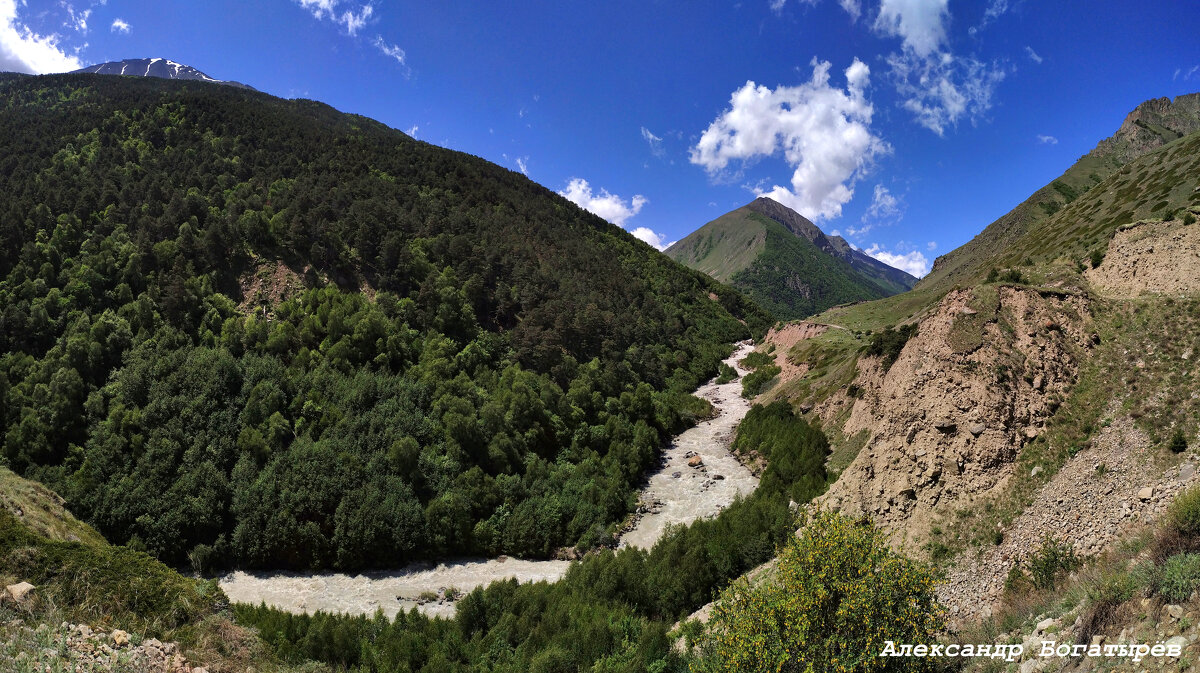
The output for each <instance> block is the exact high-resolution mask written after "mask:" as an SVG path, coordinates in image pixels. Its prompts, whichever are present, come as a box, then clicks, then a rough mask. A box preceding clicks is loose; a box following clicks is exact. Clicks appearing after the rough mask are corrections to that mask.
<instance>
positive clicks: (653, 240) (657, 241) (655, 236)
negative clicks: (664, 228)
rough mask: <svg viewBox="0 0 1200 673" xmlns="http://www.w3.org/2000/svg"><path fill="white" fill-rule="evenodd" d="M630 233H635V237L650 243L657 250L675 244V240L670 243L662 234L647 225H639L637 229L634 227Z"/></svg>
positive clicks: (660, 250)
mask: <svg viewBox="0 0 1200 673" xmlns="http://www.w3.org/2000/svg"><path fill="white" fill-rule="evenodd" d="M629 233H631V234H633V236H634V238H636V239H638V240H639V241H642V242H643V243H645V244H646V245H649V246H650V247H652V248H654V249H655V250H658V251H659V252H662V251H663V250H666V249H667V248H669V247H671V246H672V245H675V241H671V242H669V243H668V242H666V241H665V240H663V235H662V234H659V233H656V232H654V231H652V230H650V229H649V228H647V227H637V228H636V229H633V230H632V231H630V232H629Z"/></svg>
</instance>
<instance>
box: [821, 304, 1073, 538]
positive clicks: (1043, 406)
mask: <svg viewBox="0 0 1200 673" xmlns="http://www.w3.org/2000/svg"><path fill="white" fill-rule="evenodd" d="M1087 320H1088V318H1087V301H1086V299H1085V298H1083V297H1082V296H1080V295H1072V294H1063V293H1051V292H1046V291H1038V290H1034V289H1030V288H1026V287H1021V286H1007V285H1000V286H996V285H988V286H981V287H979V288H975V289H973V290H956V291H953V292H950V293H949V294H947V295H946V297H945V298H944V299H943V300H942V301H941V303H940V304H939V306H938V307H937V309H936V310H935V311H933V312H932V313H931V314H930V315H929V316H928V317H926V318H925V319H923V320H922V321H921V323H920V326H919V329H918V332H917V334H916V336H914V337H913V338H912V339H911V340H910V341H909V342H908V343H907V344H906V345H905V346H904V348H903V350H902V351H901V353H900V356H899V358H897V360H896V361H895V363H893V365H892V366H891V368H890V369H888V370H887V371H884V369H883V366H882V364H881V362H880V361H879V359H878V358H871V357H866V358H862V359H860V360H859V363H858V377H857V379H856V380H855V384H856V385H857V386H858V389H859V391H860V392H859V395H858V397H857V399H855V400H853V405H854V406H853V408H852V410H851V413H850V416H849V419H848V420H847V421H846V424H845V426H844V428H843V431H844V433H845V434H846V435H854V434H855V433H859V432H861V431H864V430H865V431H867V432H868V433H869V439H868V441H867V443H866V446H865V447H864V448H863V449H862V450H861V451H860V452H859V453H858V455H857V456H856V457H855V459H854V460H853V462H852V463H851V464H850V466H849V467H848V468H847V469H846V470H845V471H844V472H843V473H842V475H841V477H840V478H839V479H838V481H837V482H836V483H835V484H834V485H833V486H832V487H831V488H830V489H829V492H828V493H826V494H825V495H824V496H823V498H822V499H823V501H824V502H825V503H826V504H828V505H831V506H834V507H837V508H839V509H841V510H842V511H844V512H846V513H847V514H851V515H862V514H867V515H870V516H871V517H872V518H873V519H874V520H875V521H876V523H877V524H879V525H880V526H881V527H883V528H884V529H885V530H887V531H889V532H890V533H891V537H892V543H893V544H895V545H897V546H899V547H900V548H902V549H904V550H905V551H906V552H908V553H917V552H919V548H920V544H921V543H922V542H923V541H924V539H925V537H926V536H927V533H928V531H929V529H930V527H931V525H932V523H933V521H934V519H935V518H936V517H937V515H938V514H939V513H944V512H948V511H953V510H954V509H957V508H961V507H964V506H966V505H968V504H969V503H971V502H972V501H974V500H975V499H976V498H978V497H980V496H986V495H988V494H992V493H995V492H998V491H999V490H1000V489H1002V488H1003V487H1004V486H1005V484H1006V482H1007V480H1008V479H1009V478H1010V476H1011V475H1012V472H1013V462H1014V460H1015V459H1016V457H1017V453H1018V451H1019V450H1020V448H1021V447H1022V446H1023V445H1024V444H1026V443H1028V442H1029V441H1031V440H1032V439H1034V438H1036V437H1037V436H1038V435H1039V434H1040V433H1041V431H1042V426H1043V424H1044V422H1045V421H1046V420H1047V419H1048V418H1049V417H1050V416H1051V415H1052V414H1053V413H1054V411H1055V410H1056V409H1057V407H1058V404H1059V403H1060V401H1061V400H1062V399H1063V398H1064V397H1065V396H1066V394H1067V391H1068V390H1069V389H1070V387H1071V386H1072V385H1073V383H1074V382H1075V379H1076V375H1077V370H1078V365H1077V357H1078V355H1077V354H1078V353H1079V352H1080V351H1081V349H1085V348H1088V347H1089V346H1090V343H1091V342H1090V340H1089V339H1088V336H1087V335H1088V329H1087V326H1086V322H1087Z"/></svg>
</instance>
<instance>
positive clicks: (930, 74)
mask: <svg viewBox="0 0 1200 673" xmlns="http://www.w3.org/2000/svg"><path fill="white" fill-rule="evenodd" d="M887 63H888V66H890V67H891V71H890V74H891V78H892V81H893V83H894V84H895V86H896V91H897V92H898V93H899V94H900V96H901V98H902V99H903V100H902V101H901V103H900V105H901V107H903V108H904V109H906V110H908V111H909V112H911V113H912V114H913V116H914V117H915V118H916V121H917V123H918V124H920V125H921V126H924V127H925V128H927V129H929V130H930V131H933V132H934V133H936V134H938V135H939V136H941V135H945V132H946V128H947V127H949V126H953V125H956V124H957V123H958V121H959V120H960V119H963V118H967V119H969V120H971V122H972V123H974V122H975V121H976V120H978V119H979V118H980V117H982V116H983V115H984V114H986V113H987V111H988V110H990V109H991V107H992V92H993V91H994V90H995V88H996V85H997V84H999V83H1000V82H1001V81H1002V80H1003V79H1004V70H1003V69H1002V68H1001V67H1000V66H999V65H997V64H995V63H990V64H989V63H984V62H982V61H979V60H976V59H974V58H971V57H961V56H960V57H956V56H954V55H953V54H951V53H949V52H936V53H934V54H932V55H931V56H930V57H929V58H921V57H919V56H917V55H916V53H915V52H913V51H912V50H911V49H905V51H903V52H902V53H893V54H891V55H889V56H888V57H887Z"/></svg>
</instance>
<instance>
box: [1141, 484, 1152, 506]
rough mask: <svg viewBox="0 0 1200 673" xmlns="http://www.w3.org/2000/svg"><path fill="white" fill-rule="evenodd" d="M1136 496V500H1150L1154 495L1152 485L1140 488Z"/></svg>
mask: <svg viewBox="0 0 1200 673" xmlns="http://www.w3.org/2000/svg"><path fill="white" fill-rule="evenodd" d="M1137 497H1138V500H1141V501H1142V502H1146V501H1148V500H1150V499H1151V498H1153V497H1154V487H1153V486H1147V487H1145V488H1143V489H1142V490H1140V491H1138V492H1137Z"/></svg>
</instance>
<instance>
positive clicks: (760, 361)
mask: <svg viewBox="0 0 1200 673" xmlns="http://www.w3.org/2000/svg"><path fill="white" fill-rule="evenodd" d="M774 362H775V356H774V355H770V354H768V353H761V352H759V351H751V353H750V354H749V355H747V356H746V357H744V358H742V362H741V365H742V366H743V367H745V368H746V369H758V368H759V367H762V366H764V365H769V364H773V363H774Z"/></svg>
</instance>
